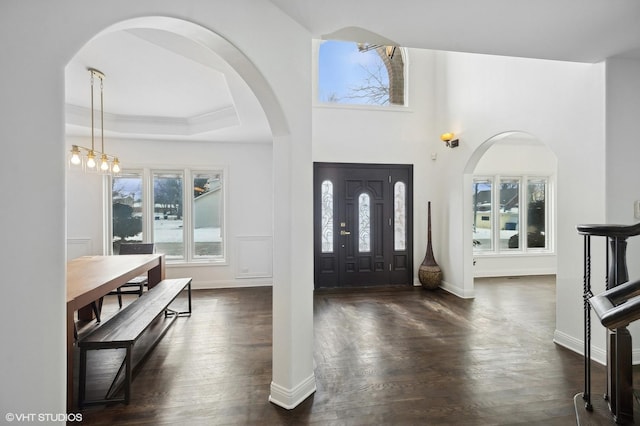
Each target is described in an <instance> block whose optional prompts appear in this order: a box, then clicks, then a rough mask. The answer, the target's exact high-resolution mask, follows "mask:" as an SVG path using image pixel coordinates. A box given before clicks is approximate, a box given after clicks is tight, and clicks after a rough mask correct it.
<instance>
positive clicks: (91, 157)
mask: <svg viewBox="0 0 640 426" xmlns="http://www.w3.org/2000/svg"><path fill="white" fill-rule="evenodd" d="M95 166H96V155H95V154H94V153H93V151H89V153H88V154H87V167H88V168H90V169H93V168H94V167H95Z"/></svg>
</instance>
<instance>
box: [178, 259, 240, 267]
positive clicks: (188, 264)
mask: <svg viewBox="0 0 640 426" xmlns="http://www.w3.org/2000/svg"><path fill="white" fill-rule="evenodd" d="M204 266H229V263H228V262H227V261H226V260H216V261H206V260H197V261H196V260H194V261H191V262H185V261H184V260H176V261H167V264H166V267H167V268H191V267H193V268H201V267H204Z"/></svg>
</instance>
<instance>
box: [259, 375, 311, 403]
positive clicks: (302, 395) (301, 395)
mask: <svg viewBox="0 0 640 426" xmlns="http://www.w3.org/2000/svg"><path fill="white" fill-rule="evenodd" d="M315 391H316V378H315V374H311V375H310V376H309V377H307V378H306V379H305V380H303V381H302V382H300V383H299V384H298V385H297V386H296V387H295V388H293V389H287V388H285V387H283V386H280V385H278V384H277V383H275V382H271V394H270V395H269V402H271V403H273V404H276V405H278V406H280V407H282V408H286V409H287V410H292V409H294V408H296V407H297V406H298V405H299V404H300V403H301V402H302V401H304V400H305V399H307V398H308V397H309V396H310V395H311V394H312V393H314V392H315Z"/></svg>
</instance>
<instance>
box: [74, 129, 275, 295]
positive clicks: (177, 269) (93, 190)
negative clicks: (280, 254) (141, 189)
mask: <svg viewBox="0 0 640 426" xmlns="http://www.w3.org/2000/svg"><path fill="white" fill-rule="evenodd" d="M82 142H83V141H82V140H80V139H77V138H68V140H67V145H68V146H69V147H70V146H71V144H82ZM106 143H107V146H108V148H109V151H110V152H117V153H118V156H119V158H120V161H121V164H122V167H123V168H124V169H125V170H126V169H127V168H132V169H139V168H143V167H144V168H157V169H162V168H176V167H177V168H180V167H183V168H184V167H189V168H192V169H211V168H213V169H218V168H220V169H223V170H224V171H225V176H224V185H225V187H224V191H225V236H226V240H225V249H226V259H227V262H225V263H224V264H221V265H193V264H192V265H189V264H185V263H181V264H180V263H178V264H171V263H169V264H168V265H167V276H168V277H170V278H171V277H178V276H189V277H193V288H194V289H197V288H220V287H247V286H255V285H271V284H272V282H273V279H272V277H271V276H265V275H266V274H263V273H260V274H259V275H260V276H259V277H250V278H249V276H251V275H254V272H261V271H253V270H251V269H252V267H251V265H246V264H245V265H243V268H242V269H243V270H245V271H244V272H242V271H240V268H239V265H238V259H239V258H240V259H246V257H247V254H245V253H243V252H242V250H243V248H249V247H250V246H247V245H246V244H245V245H242V244H241V245H239V244H238V242H239V238H241V239H242V240H246V239H248V238H249V239H250V238H252V237H253V238H255V239H257V240H263V239H264V237H268V238H273V231H272V230H273V214H272V211H273V191H272V187H273V180H272V174H273V170H272V146H271V144H264V143H260V144H257V143H208V142H186V141H166V140H165V141H149V140H127V139H115V138H108V139H107V140H106ZM69 149H70V148H69ZM67 185H68V191H67V192H68V196H67V217H68V223H67V236H68V238H71V239H73V238H86V237H89V238H92V244H91V246H92V247H93V253H94V254H102V247H103V241H102V232H101V231H102V219H103V212H104V206H103V201H104V196H103V195H102V193H103V192H102V178H101V177H100V176H97V175H91V174H84V173H69V174H68V177H67ZM272 256H273V253H272V247H271V245H269V246H268V247H265V250H264V251H260V252H257V253H254V252H253V251H252V253H251V257H252V258H253V261H254V262H255V265H264V264H265V263H266V262H269V263H271V261H272V260H271V259H272ZM256 268H258V266H256ZM246 269H249V271H246ZM258 269H260V268H258Z"/></svg>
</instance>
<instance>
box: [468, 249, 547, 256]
mask: <svg viewBox="0 0 640 426" xmlns="http://www.w3.org/2000/svg"><path fill="white" fill-rule="evenodd" d="M473 255H474V256H478V257H544V256H555V255H556V253H555V252H554V251H551V250H546V251H515V252H505V251H501V252H495V251H486V252H482V251H474V252H473Z"/></svg>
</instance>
